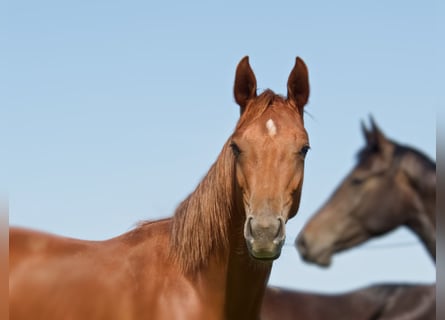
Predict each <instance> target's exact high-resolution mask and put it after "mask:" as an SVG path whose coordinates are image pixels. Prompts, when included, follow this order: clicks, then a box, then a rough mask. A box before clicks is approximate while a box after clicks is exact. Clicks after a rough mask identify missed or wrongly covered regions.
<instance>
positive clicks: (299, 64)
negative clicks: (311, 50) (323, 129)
mask: <svg viewBox="0 0 445 320" xmlns="http://www.w3.org/2000/svg"><path fill="white" fill-rule="evenodd" d="M287 99H288V100H291V101H293V102H294V103H295V104H296V106H297V108H298V109H299V110H300V111H303V108H304V106H305V105H306V103H307V101H308V99H309V73H308V70H307V67H306V64H305V63H304V62H303V60H302V59H301V58H300V57H297V58H296V59H295V66H294V68H293V69H292V71H291V73H290V75H289V79H288V80H287Z"/></svg>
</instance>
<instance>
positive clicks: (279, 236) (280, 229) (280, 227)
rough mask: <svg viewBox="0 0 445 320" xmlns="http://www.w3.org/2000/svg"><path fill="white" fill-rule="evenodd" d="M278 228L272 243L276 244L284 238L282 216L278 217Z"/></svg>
mask: <svg viewBox="0 0 445 320" xmlns="http://www.w3.org/2000/svg"><path fill="white" fill-rule="evenodd" d="M278 223H279V225H278V230H277V233H276V234H275V239H274V243H276V244H278V243H280V242H282V241H284V238H286V229H285V228H286V227H285V225H286V224H285V222H284V220H283V219H282V218H278Z"/></svg>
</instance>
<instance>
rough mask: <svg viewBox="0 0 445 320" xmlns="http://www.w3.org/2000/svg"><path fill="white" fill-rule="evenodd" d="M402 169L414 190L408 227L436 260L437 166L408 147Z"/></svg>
mask: <svg viewBox="0 0 445 320" xmlns="http://www.w3.org/2000/svg"><path fill="white" fill-rule="evenodd" d="M400 170H401V171H402V172H403V173H404V174H405V175H406V176H407V177H408V181H409V186H410V188H411V190H412V196H411V197H410V199H409V200H410V201H411V203H412V205H411V207H412V212H411V215H410V219H409V220H408V223H407V225H408V227H409V228H411V230H412V231H413V232H414V233H415V234H416V235H417V236H418V237H419V239H420V240H421V241H422V243H423V244H424V246H425V248H426V249H427V250H428V252H429V254H430V256H431V257H432V258H433V260H434V261H435V260H436V219H435V215H436V212H435V208H436V166H435V164H434V163H433V162H432V161H431V160H429V159H427V158H426V157H425V156H424V155H422V154H420V153H418V152H416V151H412V150H410V149H408V151H405V152H404V153H403V156H402V158H401V160H400Z"/></svg>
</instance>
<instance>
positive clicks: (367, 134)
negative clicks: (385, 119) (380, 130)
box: [360, 120, 371, 144]
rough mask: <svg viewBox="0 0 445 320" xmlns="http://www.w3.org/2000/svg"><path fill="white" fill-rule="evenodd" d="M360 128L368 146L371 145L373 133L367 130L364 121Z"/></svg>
mask: <svg viewBox="0 0 445 320" xmlns="http://www.w3.org/2000/svg"><path fill="white" fill-rule="evenodd" d="M360 127H361V129H362V133H363V137H364V138H365V141H366V144H369V142H370V140H371V132H370V131H368V129H367V128H366V125H365V122H364V121H363V120H362V121H361V122H360Z"/></svg>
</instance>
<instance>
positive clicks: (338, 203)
mask: <svg viewBox="0 0 445 320" xmlns="http://www.w3.org/2000/svg"><path fill="white" fill-rule="evenodd" d="M362 131H363V135H364V137H365V140H366V145H365V147H364V148H363V149H361V150H360V152H359V153H358V162H357V164H356V166H355V167H354V168H353V169H352V170H351V172H350V173H349V174H348V175H347V176H346V177H345V178H344V179H343V181H342V182H341V183H340V185H339V186H338V187H337V189H336V190H335V191H334V193H333V194H332V196H331V197H330V198H329V199H328V201H327V202H326V203H325V204H324V205H323V206H322V208H321V209H320V210H319V211H318V212H316V213H315V214H314V216H313V217H312V218H311V219H310V220H309V222H308V223H307V224H306V226H305V227H304V228H303V230H302V232H301V233H300V235H299V237H298V238H297V240H296V242H295V243H296V246H297V248H298V251H299V252H300V254H301V256H302V257H303V259H305V260H306V261H308V262H313V263H317V264H319V265H321V266H328V265H329V264H330V262H331V256H332V255H333V254H334V253H335V252H339V251H342V250H345V249H348V248H351V247H353V246H356V245H358V244H360V243H363V242H365V241H366V240H367V239H370V238H372V237H376V236H379V235H382V234H384V233H386V232H389V231H391V230H393V229H395V228H397V227H398V226H402V225H404V226H407V227H408V228H410V229H411V230H412V231H413V232H414V233H415V234H416V235H417V236H418V237H419V238H420V240H421V241H422V243H423V244H424V246H425V247H426V249H427V250H428V252H429V253H430V255H431V257H432V258H433V260H434V261H435V259H436V219H435V208H436V163H435V162H433V161H432V160H431V159H429V158H428V157H427V156H426V155H424V154H423V153H422V152H420V151H418V150H416V149H414V148H411V147H408V146H404V145H401V144H399V143H397V142H394V141H391V140H389V139H388V138H386V137H385V135H384V134H383V133H382V131H381V130H380V129H379V128H378V127H377V125H376V124H375V122H374V120H373V119H372V118H371V129H370V130H368V129H367V128H366V127H365V126H364V124H363V123H362Z"/></svg>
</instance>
